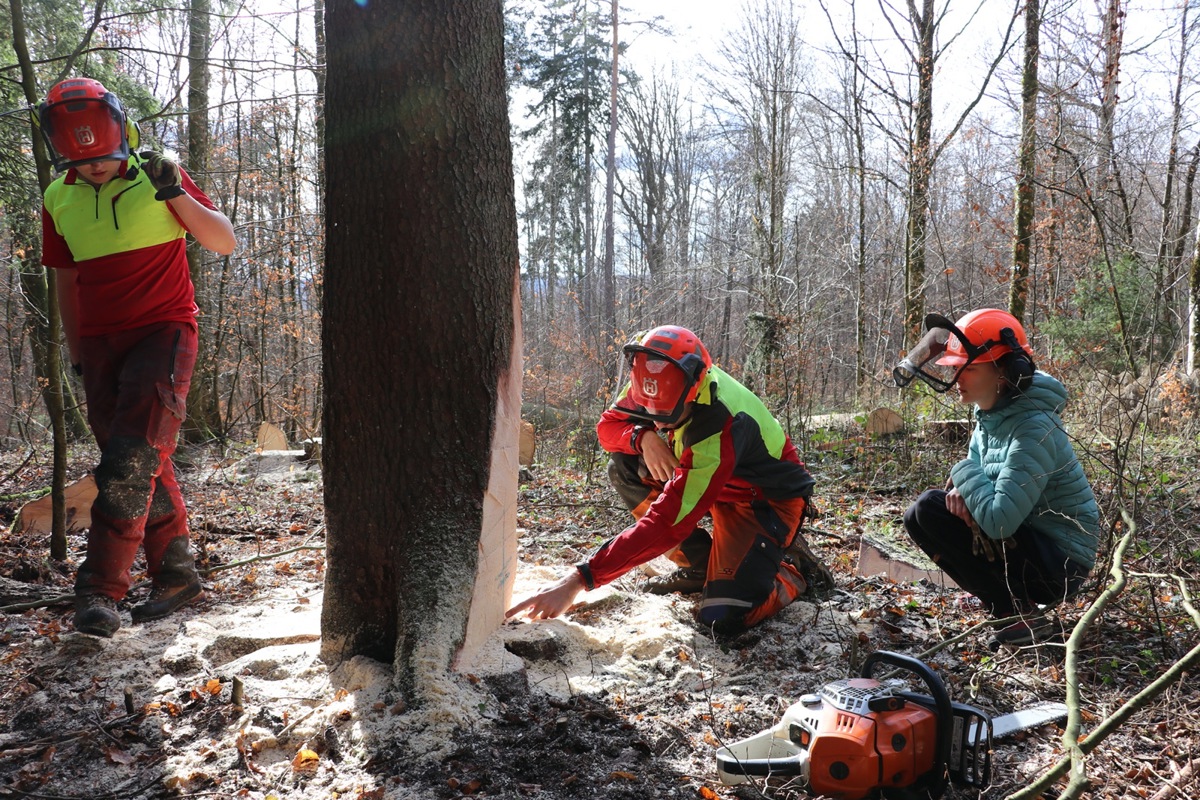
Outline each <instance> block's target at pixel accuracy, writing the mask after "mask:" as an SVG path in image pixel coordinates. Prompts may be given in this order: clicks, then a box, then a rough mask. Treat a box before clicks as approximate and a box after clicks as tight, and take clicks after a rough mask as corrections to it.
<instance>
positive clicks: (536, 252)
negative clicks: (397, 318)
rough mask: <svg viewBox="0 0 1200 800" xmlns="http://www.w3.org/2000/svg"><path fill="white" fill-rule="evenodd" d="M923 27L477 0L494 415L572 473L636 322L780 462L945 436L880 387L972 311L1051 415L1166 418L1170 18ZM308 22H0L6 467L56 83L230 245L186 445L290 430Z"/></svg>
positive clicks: (1178, 74) (208, 277) (1188, 118)
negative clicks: (491, 71) (498, 41)
mask: <svg viewBox="0 0 1200 800" xmlns="http://www.w3.org/2000/svg"><path fill="white" fill-rule="evenodd" d="M949 5H950V4H948V3H935V2H933V0H921V2H913V3H909V4H908V5H907V6H906V7H905V8H899V7H895V6H893V5H889V4H884V3H855V2H853V1H852V0H814V1H813V2H810V3H807V4H799V3H792V2H785V1H784V0H754V1H753V2H748V3H745V4H743V5H741V6H740V7H737V8H735V7H732V6H720V7H718V8H716V9H714V10H713V13H714V14H716V15H717V20H716V21H713V20H710V21H709V22H708V23H707V25H706V27H705V29H706V30H712V31H716V35H715V36H709V37H707V38H705V37H700V38H697V34H695V32H694V31H691V30H690V29H689V26H688V22H689V20H688V18H687V17H686V16H681V15H680V14H679V13H678V12H673V13H674V15H673V16H672V17H664V16H663V15H662V13H661V12H670V11H671V10H672V6H673V4H672V3H669V2H665V1H664V2H663V3H661V4H658V3H655V2H652V0H638V2H630V3H627V4H626V6H624V7H618V5H617V4H615V3H608V2H599V0H588V1H586V2H585V0H551V1H550V2H544V3H543V2H526V0H510V2H508V3H507V4H506V14H507V20H508V62H509V70H510V106H511V110H512V135H513V140H514V148H515V151H516V153H517V164H516V165H515V182H516V188H517V193H518V198H519V200H518V202H519V213H520V225H521V230H520V235H521V245H522V264H521V275H522V299H523V308H524V331H525V345H524V346H525V353H526V364H527V371H526V382H525V397H526V415H527V416H528V417H530V418H532V419H534V420H535V421H536V422H537V423H538V424H539V428H541V429H542V430H543V432H546V431H548V430H553V429H557V430H558V431H560V432H563V433H567V434H573V433H581V434H582V437H583V438H582V440H581V441H575V440H574V437H573V436H572V437H570V438H568V439H566V440H563V439H562V437H556V436H553V435H551V437H550V440H549V441H551V442H554V443H557V442H559V441H560V440H561V441H565V443H566V444H568V445H569V446H570V447H571V448H572V449H573V450H575V451H576V452H579V451H588V450H589V449H590V448H591V446H592V444H591V440H590V438H589V437H590V421H591V420H592V419H594V417H595V415H596V413H597V412H598V410H599V409H600V408H601V407H602V406H603V405H604V404H605V402H606V400H607V398H609V397H610V395H611V391H612V388H613V387H612V382H613V381H614V380H615V379H616V377H617V375H616V372H617V359H616V357H615V353H616V352H617V350H616V348H615V345H616V344H619V343H620V342H621V341H623V340H624V339H626V338H627V337H629V336H630V335H632V333H634V332H636V331H638V330H641V329H644V328H646V327H649V326H651V325H654V324H659V323H662V322H674V323H679V324H683V325H688V326H691V327H693V328H695V329H696V330H697V331H698V332H699V333H700V334H701V335H702V337H703V338H704V339H705V340H706V342H707V343H708V344H709V346H710V349H711V350H712V351H713V353H714V356H715V357H716V358H717V359H718V360H719V361H720V362H721V363H722V364H724V365H725V366H726V367H727V368H730V369H733V370H735V371H736V372H737V373H739V374H741V375H742V376H744V378H745V379H746V381H747V382H748V383H749V384H751V385H752V386H753V387H754V388H755V389H757V390H759V391H760V392H762V393H764V394H765V395H767V396H768V397H769V399H770V401H771V403H772V404H773V405H774V406H775V407H776V408H777V409H778V410H779V411H780V412H781V414H782V415H783V416H784V417H785V418H786V420H787V423H788V424H789V426H790V427H791V429H792V431H793V433H794V434H796V435H797V438H798V439H801V440H803V437H801V436H800V434H801V433H802V432H803V431H804V430H805V428H806V422H807V420H808V419H809V417H810V415H812V414H813V413H821V412H830V411H861V410H868V409H869V408H871V407H874V406H875V405H878V404H880V403H885V404H892V405H897V404H899V403H901V401H902V400H903V401H905V402H907V403H908V404H909V405H908V406H907V407H906V409H905V413H906V415H907V414H912V413H915V412H916V410H918V409H919V410H920V411H921V412H923V413H924V412H930V413H935V414H947V413H958V412H955V411H953V410H951V409H933V410H932V411H931V409H930V408H929V406H928V404H929V402H930V400H928V399H924V400H922V399H919V398H916V397H914V396H912V395H910V396H908V397H906V398H900V397H899V396H898V395H897V394H896V392H895V390H894V389H892V388H890V380H889V377H890V369H891V366H892V364H894V363H895V361H896V360H897V357H898V355H899V354H900V353H901V352H902V350H903V347H904V345H905V343H906V342H911V341H912V338H913V336H914V335H915V334H916V332H917V331H918V330H919V328H920V322H921V319H922V317H923V315H924V312H925V310H926V309H928V310H931V311H938V312H941V313H944V314H947V315H948V316H950V317H951V318H954V317H956V316H958V315H961V314H962V313H965V312H966V311H968V310H970V309H971V308H974V307H978V306H984V305H991V306H1000V307H1011V309H1012V310H1013V311H1014V312H1015V313H1017V314H1018V316H1020V317H1022V318H1023V319H1024V321H1025V324H1026V327H1027V328H1028V329H1029V331H1030V334H1031V338H1032V340H1033V343H1034V347H1035V352H1036V354H1037V357H1038V359H1039V365H1040V366H1042V367H1043V368H1047V369H1050V370H1051V371H1053V372H1056V373H1058V374H1059V375H1060V376H1061V377H1063V378H1064V379H1065V380H1066V382H1067V384H1068V386H1071V387H1072V388H1073V389H1074V390H1075V392H1076V394H1077V395H1079V396H1081V397H1083V398H1085V399H1087V400H1089V401H1096V402H1097V403H1100V402H1101V401H1107V402H1108V403H1109V404H1110V405H1111V404H1113V403H1115V402H1116V401H1117V400H1118V399H1119V398H1120V395H1121V394H1122V393H1124V394H1125V395H1126V397H1125V401H1126V402H1125V405H1126V406H1129V405H1130V402H1129V401H1130V399H1131V398H1133V399H1135V400H1136V399H1140V398H1142V397H1144V396H1146V393H1147V390H1149V389H1151V388H1152V387H1156V386H1161V385H1162V384H1163V382H1164V381H1167V382H1168V389H1169V391H1168V392H1167V394H1166V398H1165V399H1166V400H1167V402H1171V401H1172V400H1174V401H1176V411H1181V410H1182V409H1181V407H1180V406H1179V403H1178V402H1177V401H1179V400H1181V399H1186V398H1187V397H1188V396H1189V394H1190V392H1191V384H1190V382H1189V381H1187V380H1186V379H1185V378H1184V377H1182V376H1184V375H1187V374H1190V372H1191V370H1192V357H1193V356H1192V351H1193V350H1194V348H1192V347H1189V346H1188V333H1189V321H1190V319H1191V317H1192V314H1191V312H1192V309H1193V308H1194V307H1195V302H1196V294H1197V292H1200V281H1198V279H1197V274H1198V269H1197V263H1198V262H1197V261H1196V248H1195V242H1194V238H1195V237H1194V233H1195V219H1196V211H1195V210H1194V208H1193V190H1194V185H1195V178H1196V170H1197V166H1198V164H1200V136H1197V133H1196V113H1195V108H1194V106H1195V102H1194V100H1195V93H1196V89H1197V84H1196V80H1195V75H1196V74H1198V72H1197V69H1196V63H1195V62H1196V57H1195V54H1194V52H1193V50H1194V40H1195V38H1196V35H1197V34H1196V23H1197V19H1198V18H1200V11H1197V10H1196V9H1194V8H1192V7H1191V4H1190V3H1182V4H1180V3H1153V2H1121V1H1120V0H1105V2H1102V3H1097V2H1075V1H1065V2H1064V1H1062V0H1058V1H1056V2H1048V3H1042V4H1039V3H1037V2H1029V3H1023V2H1017V3H1008V4H1006V3H1003V2H997V3H987V4H983V3H979V4H955V9H954V11H953V13H951V11H950V10H949ZM323 13H324V9H323V6H322V4H321V3H316V4H301V3H296V4H294V5H291V6H287V7H284V6H283V5H282V4H281V5H280V6H278V7H275V8H273V9H272V8H271V7H265V8H255V9H250V8H248V7H245V6H240V5H236V4H230V3H222V2H213V0H192V2H190V3H188V4H185V5H184V6H178V5H171V4H163V3H156V2H115V3H114V2H97V3H95V4H93V5H90V6H85V5H82V4H79V3H57V2H55V3H50V2H44V0H35V1H34V2H26V3H19V2H13V3H10V4H8V5H7V7H6V8H4V9H2V10H0V16H5V17H7V19H6V20H5V22H6V23H7V24H5V25H3V27H2V28H0V29H2V30H3V31H4V41H3V43H2V45H0V46H2V47H3V57H2V61H3V73H2V74H3V76H4V81H3V82H2V83H0V92H2V96H3V109H4V111H5V116H4V117H3V120H4V124H3V125H2V126H0V136H3V138H4V146H3V148H0V170H2V171H3V180H2V182H0V212H2V217H0V226H2V229H3V232H4V237H3V244H2V245H0V247H2V254H3V257H4V259H5V263H6V264H7V265H8V266H9V269H8V270H6V272H5V280H4V283H3V287H2V288H0V291H2V294H3V305H2V306H0V322H2V323H3V325H4V330H5V334H6V335H5V336H4V342H5V343H4V346H5V348H6V355H7V358H5V359H4V363H3V367H0V369H3V370H4V372H5V375H4V378H5V380H4V381H3V383H4V385H5V386H7V387H8V388H7V389H6V390H5V391H4V392H3V393H2V394H3V396H2V397H0V431H2V433H0V435H2V436H3V441H4V442H5V443H6V444H5V446H8V447H13V446H20V445H21V444H22V443H26V442H38V441H43V440H44V439H45V438H46V435H47V430H48V426H49V423H48V421H47V415H46V412H45V408H46V405H45V404H44V403H43V398H42V397H41V396H40V393H42V392H48V387H49V386H50V385H51V382H50V380H49V379H50V377H51V373H54V375H55V377H58V375H59V372H60V368H59V367H58V365H57V364H52V362H51V360H50V356H51V352H50V351H51V348H48V347H47V346H46V345H47V342H50V341H52V334H51V331H50V322H49V321H50V314H49V310H48V307H47V303H46V298H47V285H46V282H47V280H48V278H47V276H46V275H45V274H44V273H43V270H42V269H41V267H40V265H39V238H40V236H39V224H40V221H39V208H40V202H39V194H40V186H39V179H38V178H39V175H38V169H37V167H36V164H35V159H34V148H35V147H37V148H38V149H40V142H37V141H36V140H35V137H34V134H33V130H32V128H31V125H30V116H29V114H28V112H27V109H28V107H29V106H31V105H33V104H36V103H37V102H38V101H39V100H40V99H41V98H42V97H43V96H44V94H45V91H46V89H47V88H48V87H49V86H50V85H52V83H53V82H54V81H56V80H58V79H59V78H61V77H63V76H64V75H68V74H75V73H78V74H87V75H91V76H94V77H96V78H99V79H100V80H102V81H103V82H104V83H106V85H108V86H109V87H110V88H111V89H112V90H113V91H115V92H116V93H117V94H118V95H119V96H120V97H121V98H122V99H123V101H124V102H125V103H126V105H127V106H129V110H130V115H131V117H133V118H135V119H137V120H139V122H140V125H141V128H142V134H143V142H144V144H143V148H145V147H146V146H153V147H158V148H162V149H165V150H166V151H168V152H169V153H172V154H175V155H177V156H178V157H179V158H180V159H181V161H182V162H183V163H184V165H185V166H186V167H187V169H188V170H189V172H191V173H192V174H193V176H194V177H195V178H196V179H197V181H198V182H199V183H200V184H201V185H202V186H203V187H204V188H205V189H206V191H207V192H208V193H209V194H210V196H212V197H213V198H214V200H215V201H216V202H217V204H218V205H219V206H220V207H221V208H222V210H224V211H225V212H226V214H227V215H228V216H229V217H230V218H231V219H232V220H233V221H234V223H235V225H236V227H237V231H238V236H239V240H240V247H239V249H238V251H237V252H236V253H235V254H234V255H233V256H231V257H228V258H215V257H213V256H211V255H210V254H206V253H202V252H195V253H193V265H192V273H193V280H194V282H195V284H196V287H197V290H198V296H199V303H200V305H201V309H202V325H201V327H202V337H203V344H202V359H201V367H200V368H199V369H198V375H197V380H196V381H195V383H194V384H193V390H192V395H191V397H190V403H189V405H190V409H189V411H190V414H191V420H190V422H191V425H192V430H191V431H190V432H189V438H190V439H192V441H194V442H217V443H222V442H229V441H238V440H245V439H246V438H248V437H249V436H250V435H252V433H253V431H254V430H255V429H256V427H257V425H258V424H259V423H260V422H261V421H264V420H268V421H271V422H274V423H276V424H279V425H281V426H282V427H284V429H285V430H286V431H287V433H288V434H289V437H290V438H292V439H293V440H296V439H301V438H304V437H307V436H312V435H318V434H319V432H320V431H319V420H320V417H321V402H322V401H321V392H320V385H319V379H320V374H321V365H320V353H319V346H318V343H319V324H320V312H319V310H320V301H321V287H322V265H323V251H322V238H323V213H322V158H321V146H320V142H321V136H322V129H323V117H322V113H323V112H322V89H323V72H322V68H323V38H322V30H323ZM697 16H699V15H697ZM614 43H616V46H615V47H614ZM697 43H700V44H697ZM700 45H706V46H705V47H703V49H698V48H699V47H700ZM1030 53H1036V54H1037V56H1036V58H1032V57H1031V56H1030ZM364 157H367V158H369V157H370V154H364ZM380 174H381V179H386V174H387V170H386V165H380ZM48 177H49V175H48V173H45V174H43V176H42V180H46V179H48ZM1017 200H1020V201H1021V202H1020V203H1017V202H1016V201H1017ZM51 279H52V278H51ZM430 280H436V276H430ZM1135 379H1136V383H1135ZM64 380H67V379H65V378H64ZM1139 387H1140V388H1139ZM1093 389H1094V391H1093ZM68 390H69V391H70V390H75V391H76V392H77V391H78V386H76V385H73V384H71V383H70V382H69V381H68ZM914 394H915V393H914ZM1150 394H1151V396H1152V398H1153V399H1154V401H1155V403H1156V404H1157V405H1155V407H1154V409H1153V411H1154V413H1156V414H1157V413H1158V412H1159V411H1161V410H1162V409H1161V402H1160V401H1159V399H1158V398H1159V397H1160V395H1161V392H1160V391H1158V390H1157V389H1156V390H1155V391H1153V392H1151V393H1150ZM913 402H916V403H917V405H916V406H913V405H912V404H913ZM66 405H67V408H68V409H72V408H74V407H75V404H74V403H72V402H70V401H69V400H68V402H67V404H66ZM1076 410H1077V411H1079V412H1087V413H1088V414H1089V416H1090V418H1091V419H1093V420H1095V421H1096V422H1097V423H1099V422H1100V421H1102V420H1105V421H1107V420H1111V419H1112V417H1113V414H1112V413H1111V411H1112V409H1111V408H1101V407H1100V405H1097V406H1096V407H1095V408H1092V409H1085V408H1083V407H1079V408H1077V409H1076ZM1176 416H1178V414H1177V415H1176ZM67 421H68V430H69V431H71V432H73V433H75V434H79V433H82V432H83V423H82V420H81V419H80V418H79V417H78V415H77V414H74V413H70V412H68V415H67ZM1122 432H1124V434H1125V435H1126V436H1128V434H1130V433H1132V429H1131V428H1129V427H1125V428H1118V429H1117V430H1116V431H1114V432H1113V433H1115V434H1117V435H1118V436H1119V435H1120V434H1121V433H1122ZM543 440H544V441H546V438H545V436H543Z"/></svg>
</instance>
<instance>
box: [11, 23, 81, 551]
mask: <svg viewBox="0 0 1200 800" xmlns="http://www.w3.org/2000/svg"><path fill="white" fill-rule="evenodd" d="M9 8H10V10H11V12H12V30H13V38H12V47H13V50H14V51H15V52H16V55H17V62H18V63H19V64H20V65H21V85H22V88H23V89H24V91H25V100H26V102H27V103H29V106H30V108H34V107H36V106H37V104H38V102H40V100H41V98H39V97H38V90H37V75H36V74H35V72H34V69H33V60H32V58H31V57H30V54H29V46H28V43H27V40H26V35H25V12H24V9H23V7H22V5H21V0H9ZM30 133H31V137H30V138H31V139H32V144H33V161H34V165H35V167H36V169H37V176H38V187H39V188H40V189H41V191H42V192H45V191H46V187H47V186H49V185H50V182H51V176H50V159H49V157H48V156H47V154H46V149H45V146H44V145H43V144H42V141H41V138H40V137H39V136H38V135H37V132H36V131H35V130H31V131H30ZM39 252H40V250H39ZM21 288H22V291H23V292H24V294H25V297H26V298H28V300H27V301H26V303H27V304H26V307H25V308H26V319H27V320H28V322H27V325H28V326H29V342H30V346H31V349H32V350H33V365H34V366H33V368H34V375H35V376H36V378H37V382H38V385H39V386H41V387H43V388H42V400H43V401H44V402H45V403H46V411H47V413H48V414H49V415H50V426H51V430H52V431H53V434H54V466H53V477H52V482H51V487H50V493H51V496H52V498H53V503H54V508H53V522H52V530H51V532H50V557H51V558H55V559H58V560H63V559H65V558H66V557H67V512H66V504H65V501H64V498H65V494H64V493H65V490H66V484H67V426H66V417H65V414H64V410H63V409H64V403H63V394H64V388H63V387H64V385H65V383H66V382H65V380H64V379H63V369H62V356H61V350H60V349H59V345H58V336H59V331H60V330H61V320H60V318H59V311H58V302H57V298H56V279H55V275H54V271H53V270H49V269H42V270H41V272H40V273H35V272H33V271H32V270H28V269H23V270H21Z"/></svg>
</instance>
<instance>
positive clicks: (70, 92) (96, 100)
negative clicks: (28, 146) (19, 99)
mask: <svg viewBox="0 0 1200 800" xmlns="http://www.w3.org/2000/svg"><path fill="white" fill-rule="evenodd" d="M37 118H38V127H39V128H41V131H42V138H43V139H45V141H46V146H47V147H48V148H49V149H50V160H51V162H52V163H53V164H54V169H55V170H57V171H59V172H62V171H63V170H64V169H67V168H69V167H78V166H81V165H83V164H90V163H92V162H94V161H109V160H118V161H124V160H125V159H127V158H129V153H130V150H131V149H132V148H133V147H137V142H136V141H135V142H133V143H132V144H131V143H130V141H129V140H130V138H136V127H135V126H134V125H132V124H131V123H130V122H129V121H128V119H127V117H126V115H125V109H124V107H123V106H122V105H121V101H120V100H119V99H118V98H117V96H116V95H115V94H113V93H112V92H110V91H108V89H105V88H104V84H102V83H100V81H97V80H92V79H91V78H68V79H67V80H65V81H59V82H58V83H56V84H54V86H52V87H51V88H50V91H49V92H47V93H46V101H45V102H44V103H42V104H41V105H39V106H38V109H37Z"/></svg>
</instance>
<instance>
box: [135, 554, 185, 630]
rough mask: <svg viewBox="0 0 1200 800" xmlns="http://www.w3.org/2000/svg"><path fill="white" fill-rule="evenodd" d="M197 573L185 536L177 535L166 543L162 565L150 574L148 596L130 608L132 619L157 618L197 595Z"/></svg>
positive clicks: (145, 619)
mask: <svg viewBox="0 0 1200 800" xmlns="http://www.w3.org/2000/svg"><path fill="white" fill-rule="evenodd" d="M201 588H202V587H201V586H200V576H199V575H198V574H197V573H196V565H195V563H194V561H193V560H192V553H191V551H190V550H189V549H188V541H187V537H186V536H179V537H176V538H175V539H172V540H171V543H170V544H168V545H167V551H166V553H164V554H163V560H162V566H161V567H160V568H159V570H158V574H157V575H155V576H154V585H153V586H152V587H150V596H149V597H147V598H146V600H145V602H142V603H139V604H138V605H136V606H134V607H133V610H132V611H131V612H130V614H131V616H132V617H133V621H134V622H148V621H150V620H152V619H159V618H161V617H165V616H167V615H168V614H170V613H171V612H172V611H175V610H176V609H178V608H179V607H180V606H183V605H186V604H187V603H189V602H191V601H192V600H194V599H196V598H197V597H199V596H200V593H201Z"/></svg>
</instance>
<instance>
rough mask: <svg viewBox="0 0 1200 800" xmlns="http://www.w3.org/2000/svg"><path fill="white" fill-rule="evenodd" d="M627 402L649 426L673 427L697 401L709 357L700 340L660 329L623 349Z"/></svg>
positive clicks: (668, 327) (689, 334) (672, 329)
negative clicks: (648, 421)
mask: <svg viewBox="0 0 1200 800" xmlns="http://www.w3.org/2000/svg"><path fill="white" fill-rule="evenodd" d="M624 353H625V358H626V360H627V361H628V363H629V398H630V399H631V400H633V402H634V403H636V404H637V405H638V406H640V407H641V408H642V409H644V410H643V411H639V412H636V415H637V416H641V417H644V418H646V419H648V420H650V421H652V422H662V423H666V424H668V425H669V424H673V423H675V422H678V421H679V419H680V417H682V416H683V411H684V408H685V407H686V406H687V404H688V403H690V402H692V401H693V400H695V399H696V395H697V394H699V392H700V386H701V384H702V383H703V381H704V376H705V375H707V374H708V370H709V368H710V367H712V357H711V356H709V354H708V350H707V349H706V348H705V347H704V343H703V342H701V341H700V337H698V336H696V334H694V333H692V332H691V331H689V330H688V329H687V328H681V327H679V326H677V325H660V326H659V327H657V328H654V329H652V330H651V331H650V332H648V333H646V334H644V335H642V336H640V337H639V338H638V339H637V340H636V341H634V342H631V343H629V344H627V345H625V347H624Z"/></svg>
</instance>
